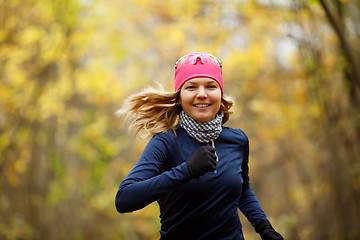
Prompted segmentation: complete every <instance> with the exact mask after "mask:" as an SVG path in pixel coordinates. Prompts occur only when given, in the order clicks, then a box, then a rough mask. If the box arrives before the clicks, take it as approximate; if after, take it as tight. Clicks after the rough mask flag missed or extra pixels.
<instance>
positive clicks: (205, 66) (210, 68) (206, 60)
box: [175, 52, 224, 92]
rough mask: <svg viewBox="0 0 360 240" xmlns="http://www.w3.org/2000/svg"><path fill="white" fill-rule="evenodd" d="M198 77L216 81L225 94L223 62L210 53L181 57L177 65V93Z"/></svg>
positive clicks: (197, 53)
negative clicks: (186, 83) (185, 84)
mask: <svg viewBox="0 0 360 240" xmlns="http://www.w3.org/2000/svg"><path fill="white" fill-rule="evenodd" d="M196 77H208V78H211V79H214V80H215V81H216V82H217V83H219V86H220V88H221V92H224V81H223V77H222V65H221V61H220V60H219V59H218V58H217V57H215V56H213V55H211V54H209V53H200V52H195V53H190V54H187V55H185V56H183V57H181V58H180V59H179V60H178V61H177V62H176V64H175V91H178V90H179V89H180V88H181V87H182V85H183V84H184V83H185V82H186V81H188V80H190V79H192V78H196Z"/></svg>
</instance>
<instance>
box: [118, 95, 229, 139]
mask: <svg viewBox="0 0 360 240" xmlns="http://www.w3.org/2000/svg"><path fill="white" fill-rule="evenodd" d="M179 100H180V90H179V91H177V92H166V91H164V90H156V89H154V88H148V89H145V90H143V91H142V92H140V93H136V94H133V95H131V96H130V97H128V98H127V99H126V100H125V102H124V104H123V106H122V107H121V108H120V109H119V110H118V111H117V112H116V114H117V115H119V116H123V117H125V120H130V122H131V124H130V126H129V131H134V136H136V135H137V134H138V133H139V132H140V131H141V132H142V133H143V134H141V136H142V137H147V136H153V135H155V134H157V133H162V132H166V131H168V130H173V131H174V132H175V130H176V129H177V127H178V125H179V124H178V121H179V120H178V119H179V114H180V112H181V111H182V107H181V105H180V104H179ZM232 106H233V101H232V100H231V99H230V98H229V97H224V96H222V97H221V106H220V110H219V111H220V112H223V113H224V117H223V120H222V124H224V123H226V122H227V121H228V120H229V118H230V114H232V113H233V111H232V110H230V109H231V107H232Z"/></svg>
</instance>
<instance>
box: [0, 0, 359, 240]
mask: <svg viewBox="0 0 360 240" xmlns="http://www.w3.org/2000/svg"><path fill="white" fill-rule="evenodd" d="M359 11H360V2H359V1H358V0H323V1H319V0H309V1H307V0H294V1H290V0H212V1H211V0H191V1H182V0H168V1H165V0H117V1H115V0H0V239H6V240H13V239H14V240H15V239H16V240H17V239H23V240H28V239H36V240H38V239H39V240H42V239H46V240H47V239H52V240H63V239H74V240H82V239H83V240H95V239H101V240H103V239H105V240H107V239H119V240H155V239H159V227H160V224H159V209H158V206H157V204H156V203H153V204H151V205H150V206H148V207H145V208H144V209H142V210H139V211H136V212H134V213H131V214H122V215H121V214H118V213H117V212H116V210H115V206H114V197H115V193H116V191H117V188H118V185H119V184H120V182H121V181H122V179H123V178H124V177H125V176H126V174H127V173H128V172H129V171H130V169H131V168H132V166H133V165H134V163H135V162H136V161H137V159H138V157H139V156H140V154H141V152H142V150H143V148H144V146H145V145H146V143H147V141H148V139H141V138H139V137H137V138H133V137H132V136H131V134H129V133H128V131H127V128H126V125H125V127H122V126H121V122H122V120H121V119H119V118H117V117H116V115H115V112H116V110H117V109H118V108H120V107H121V105H122V103H123V101H124V99H125V98H126V97H128V96H129V95H130V94H132V93H136V92H138V91H140V90H141V89H143V88H145V87H148V86H155V87H156V85H157V84H158V83H160V84H161V85H163V86H164V88H165V89H166V90H168V91H173V87H174V85H173V79H174V64H175V62H176V60H177V59H178V58H179V57H181V56H182V55H184V54H186V53H189V52H194V51H204V52H209V53H212V54H214V55H216V56H218V57H219V58H220V59H221V60H222V62H223V74H224V79H225V93H226V94H227V95H229V96H232V97H233V98H234V100H235V103H236V105H235V107H234V111H235V112H234V114H233V115H232V117H231V120H230V121H229V122H228V123H227V124H226V125H227V126H230V127H234V128H241V129H242V130H244V131H245V132H246V133H247V135H248V137H249V139H250V151H251V153H250V165H249V166H250V179H251V184H252V188H253V189H254V191H255V193H256V194H257V196H258V198H259V200H260V202H261V204H262V206H263V208H264V210H265V212H266V213H267V215H268V218H269V219H270V220H271V222H272V224H273V226H274V227H275V228H276V229H277V230H278V231H279V232H281V233H282V234H283V236H284V237H285V239H290V240H309V239H315V240H319V239H321V240H323V239H329V240H347V239H360V228H359V226H360V204H359V202H360V105H359V102H360V54H359V53H360V44H359V39H360V38H359V37H360V14H359ZM241 220H242V222H243V225H244V231H245V237H246V239H247V240H255V239H260V237H259V236H258V235H257V234H256V233H255V231H254V230H253V229H252V227H251V225H250V224H249V223H248V222H247V220H246V219H245V218H244V217H243V216H241Z"/></svg>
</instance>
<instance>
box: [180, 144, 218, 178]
mask: <svg viewBox="0 0 360 240" xmlns="http://www.w3.org/2000/svg"><path fill="white" fill-rule="evenodd" d="M186 165H187V166H188V168H189V172H190V175H191V177H192V178H198V177H200V176H202V175H204V174H205V173H207V172H212V171H215V169H216V155H215V149H214V148H213V147H211V146H201V147H199V148H198V149H197V150H196V151H195V152H194V154H193V155H192V156H191V158H190V159H189V160H188V161H186Z"/></svg>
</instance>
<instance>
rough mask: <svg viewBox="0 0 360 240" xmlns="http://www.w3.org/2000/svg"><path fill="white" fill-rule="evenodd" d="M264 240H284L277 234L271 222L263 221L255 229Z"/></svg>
mask: <svg viewBox="0 0 360 240" xmlns="http://www.w3.org/2000/svg"><path fill="white" fill-rule="evenodd" d="M255 231H256V232H257V233H259V234H260V236H261V239H262V240H284V238H283V237H282V236H281V235H280V233H278V232H276V231H275V229H274V228H273V227H272V226H271V224H270V222H269V221H263V222H261V223H260V224H258V225H257V226H256V227H255Z"/></svg>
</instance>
